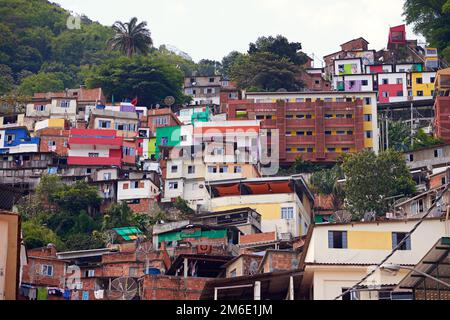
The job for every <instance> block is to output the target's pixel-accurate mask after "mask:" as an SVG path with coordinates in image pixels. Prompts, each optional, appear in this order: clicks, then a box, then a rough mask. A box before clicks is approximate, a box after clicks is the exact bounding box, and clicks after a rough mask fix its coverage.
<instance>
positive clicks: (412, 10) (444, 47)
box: [404, 0, 450, 63]
mask: <svg viewBox="0 0 450 320" xmlns="http://www.w3.org/2000/svg"><path fill="white" fill-rule="evenodd" d="M449 8H450V1H449V0H406V1H405V4H404V16H405V17H406V22H407V23H408V24H412V25H413V26H414V31H415V32H417V33H421V34H423V35H424V36H425V38H426V39H427V41H428V42H429V43H430V44H431V45H432V46H434V47H437V48H438V50H439V51H440V52H441V54H443V56H444V58H445V59H446V61H447V63H450V54H449V53H450V9H449Z"/></svg>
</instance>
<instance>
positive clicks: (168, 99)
mask: <svg viewBox="0 0 450 320" xmlns="http://www.w3.org/2000/svg"><path fill="white" fill-rule="evenodd" d="M174 103H175V98H174V97H172V96H167V97H166V98H165V99H164V104H165V105H166V106H169V107H170V106H172V105H173V104H174Z"/></svg>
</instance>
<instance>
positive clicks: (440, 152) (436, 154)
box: [434, 149, 444, 158]
mask: <svg viewBox="0 0 450 320" xmlns="http://www.w3.org/2000/svg"><path fill="white" fill-rule="evenodd" d="M443 156H444V152H443V150H442V149H436V150H434V157H435V158H442V157H443Z"/></svg>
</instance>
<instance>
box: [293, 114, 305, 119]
mask: <svg viewBox="0 0 450 320" xmlns="http://www.w3.org/2000/svg"><path fill="white" fill-rule="evenodd" d="M295 117H296V118H297V119H305V115H304V114H298V115H296V116H295Z"/></svg>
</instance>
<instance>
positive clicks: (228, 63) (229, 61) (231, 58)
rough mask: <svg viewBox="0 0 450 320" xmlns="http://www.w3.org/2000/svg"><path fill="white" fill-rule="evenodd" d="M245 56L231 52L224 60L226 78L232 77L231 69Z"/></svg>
mask: <svg viewBox="0 0 450 320" xmlns="http://www.w3.org/2000/svg"><path fill="white" fill-rule="evenodd" d="M242 56H243V54H242V53H240V52H238V51H231V52H230V53H229V54H228V55H226V56H225V57H223V59H222V74H223V75H224V76H225V77H230V76H231V68H232V67H233V65H234V63H235V62H236V61H238V59H240V58H242Z"/></svg>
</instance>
